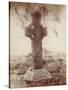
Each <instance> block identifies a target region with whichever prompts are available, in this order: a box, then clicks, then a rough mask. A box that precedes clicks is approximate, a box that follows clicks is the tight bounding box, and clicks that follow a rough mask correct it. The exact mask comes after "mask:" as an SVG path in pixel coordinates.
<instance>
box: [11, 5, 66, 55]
mask: <svg viewBox="0 0 68 90" xmlns="http://www.w3.org/2000/svg"><path fill="white" fill-rule="evenodd" d="M52 6H53V5H52ZM60 7H61V5H60ZM65 10H66V8H65V6H62V8H61V10H60V11H59V9H57V11H58V14H59V18H60V21H56V20H55V19H57V18H55V16H54V14H53V12H54V11H55V9H54V10H53V11H51V12H49V13H48V15H47V16H45V17H44V19H43V17H42V20H41V23H42V25H43V26H44V27H47V31H48V35H47V37H45V38H44V39H43V41H42V43H43V48H47V49H48V50H51V51H54V52H61V53H65V43H66V11H65ZM10 12H11V13H10V52H11V56H24V55H28V53H30V52H31V40H30V39H29V38H27V37H26V36H25V34H24V31H25V28H24V27H23V25H22V22H21V21H20V19H19V17H18V15H17V14H16V13H15V12H14V11H12V10H11V11H10ZM23 13H24V11H23ZM29 18H30V17H29ZM24 22H25V21H24ZM29 23H30V22H29ZM26 25H28V24H27V23H26Z"/></svg>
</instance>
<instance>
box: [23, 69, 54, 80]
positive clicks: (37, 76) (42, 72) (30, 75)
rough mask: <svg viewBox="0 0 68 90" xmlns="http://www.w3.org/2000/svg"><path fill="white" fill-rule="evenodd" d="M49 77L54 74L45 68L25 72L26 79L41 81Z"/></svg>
mask: <svg viewBox="0 0 68 90" xmlns="http://www.w3.org/2000/svg"><path fill="white" fill-rule="evenodd" d="M49 78H52V76H51V74H50V73H49V72H48V70H47V69H45V68H43V69H36V70H35V69H33V70H27V72H26V73H25V74H24V80H25V81H41V80H45V79H49Z"/></svg>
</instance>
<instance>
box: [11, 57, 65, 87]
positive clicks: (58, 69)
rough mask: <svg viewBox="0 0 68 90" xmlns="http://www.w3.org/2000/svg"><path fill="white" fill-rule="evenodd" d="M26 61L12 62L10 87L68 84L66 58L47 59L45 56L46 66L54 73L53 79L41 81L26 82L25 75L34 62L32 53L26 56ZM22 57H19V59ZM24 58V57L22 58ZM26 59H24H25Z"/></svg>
mask: <svg viewBox="0 0 68 90" xmlns="http://www.w3.org/2000/svg"><path fill="white" fill-rule="evenodd" d="M26 58H27V59H28V60H25V61H26V62H11V63H10V87H11V88H14V87H18V88H20V87H35V86H53V85H65V84H66V64H65V58H64V59H62V58H60V57H58V59H54V58H52V57H49V59H48V60H47V59H46V58H44V64H45V68H47V69H48V71H49V72H50V74H51V75H52V78H51V79H47V80H42V81H39V82H25V81H24V78H23V75H24V74H25V72H26V71H27V69H28V67H29V66H30V65H31V64H32V58H31V55H28V56H27V57H26ZM19 59H20V58H18V60H19ZM22 59H23V58H22ZM23 61H24V60H23Z"/></svg>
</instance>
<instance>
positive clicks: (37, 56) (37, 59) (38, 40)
mask: <svg viewBox="0 0 68 90" xmlns="http://www.w3.org/2000/svg"><path fill="white" fill-rule="evenodd" d="M40 21H41V13H40V12H39V11H35V12H33V13H32V23H31V24H30V25H29V26H28V27H27V28H26V30H25V31H26V33H25V34H26V36H27V37H29V38H30V39H31V43H32V54H33V61H34V69H41V68H42V66H43V57H42V39H43V38H44V37H45V36H47V30H46V28H44V27H43V26H42V25H41V23H40Z"/></svg>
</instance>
